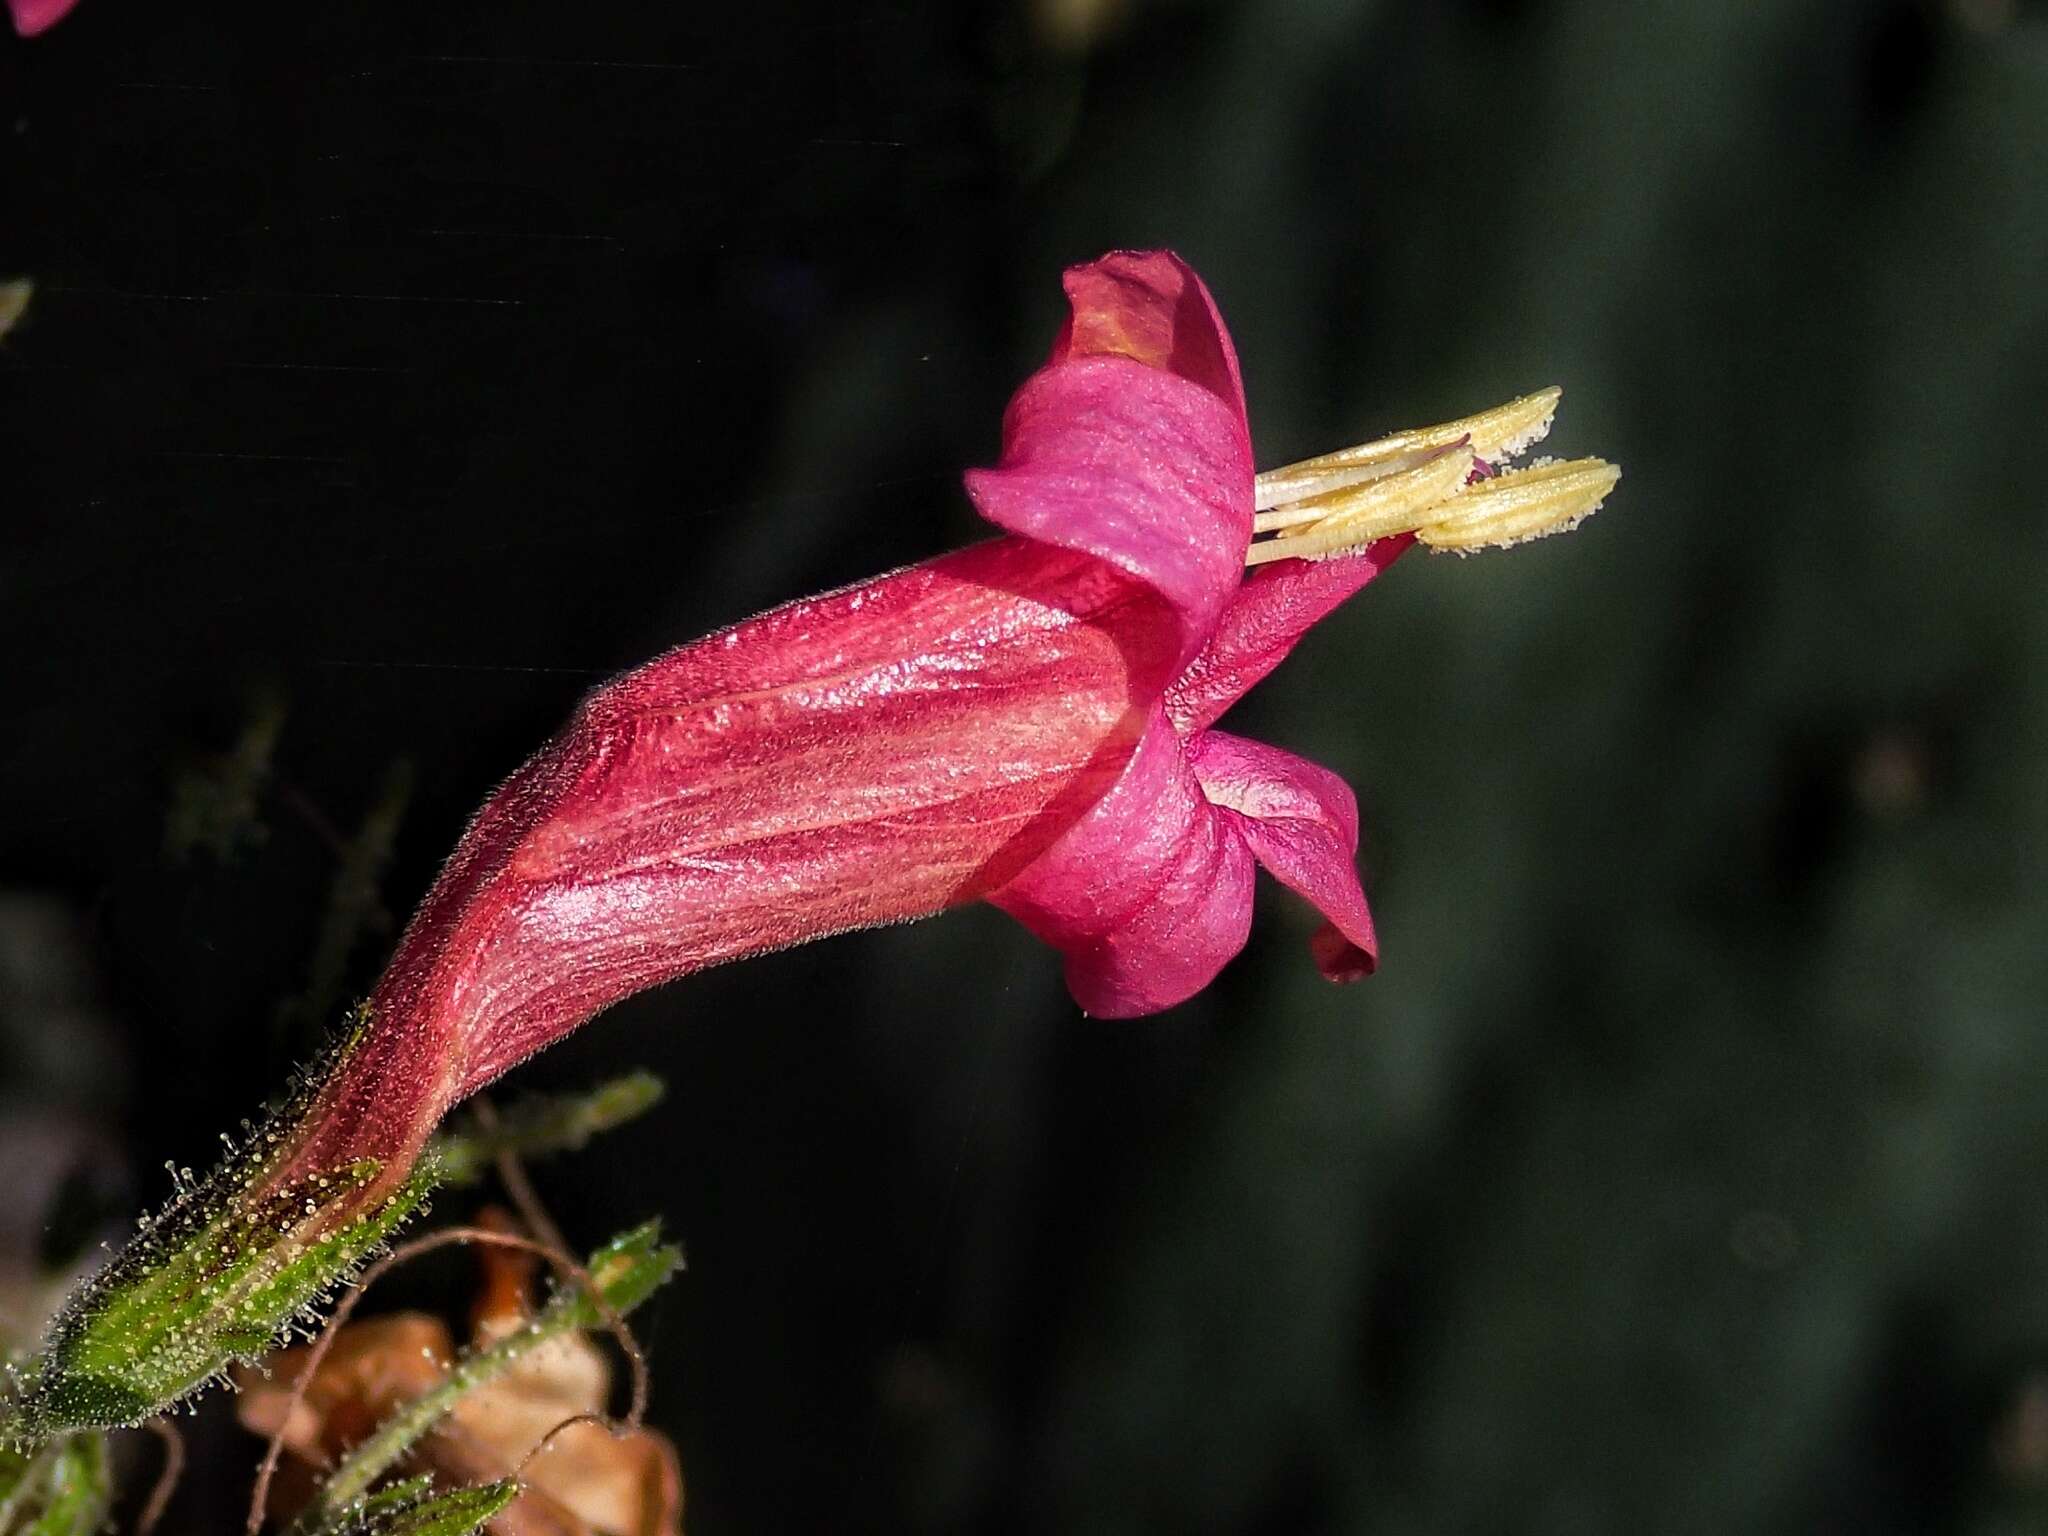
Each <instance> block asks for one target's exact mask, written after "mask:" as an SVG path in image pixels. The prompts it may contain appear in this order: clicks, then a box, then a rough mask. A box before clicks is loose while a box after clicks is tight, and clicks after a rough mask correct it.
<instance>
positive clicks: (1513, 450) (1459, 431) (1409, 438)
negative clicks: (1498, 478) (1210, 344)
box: [1253, 384, 1564, 512]
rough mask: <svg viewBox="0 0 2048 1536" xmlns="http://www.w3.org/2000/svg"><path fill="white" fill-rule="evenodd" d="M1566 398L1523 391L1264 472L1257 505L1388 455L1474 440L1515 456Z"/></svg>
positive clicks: (1303, 491) (1330, 481) (1329, 481)
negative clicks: (1450, 416)
mask: <svg viewBox="0 0 2048 1536" xmlns="http://www.w3.org/2000/svg"><path fill="white" fill-rule="evenodd" d="M1563 397H1564V391H1563V390H1562V389H1560V388H1559V387H1558V386H1556V385H1554V384H1553V385H1552V386H1551V387H1550V388H1548V389H1539V390H1537V391H1536V393H1535V394H1533V395H1523V396H1521V397H1520V398H1519V399H1515V400H1510V401H1508V402H1507V403H1506V404H1505V405H1496V406H1494V407H1493V408H1492V409H1491V410H1485V411H1480V412H1478V413H1477V414H1475V415H1471V416H1465V417H1461V418H1460V419H1459V420H1457V421H1447V422H1444V423H1442V424H1441V425H1439V426H1434V427H1415V428H1411V429H1410V430H1408V431H1406V432H1396V433H1394V434H1393V435H1392V436H1391V437H1382V438H1378V439H1375V440H1374V441H1372V442H1370V443H1361V444H1359V445H1358V446H1357V447H1355V448H1340V449H1339V450H1338V451H1337V452H1335V453H1325V454H1321V455H1319V456H1317V457H1316V458H1313V459H1303V460H1301V461H1300V462H1299V463H1296V464H1286V465H1282V466H1281V467H1280V468H1279V469H1269V470H1267V471H1266V473H1265V474H1263V475H1260V476H1259V479H1258V492H1257V497H1256V500H1255V501H1254V503H1253V506H1254V508H1255V509H1256V510H1258V511H1261V512H1263V511H1265V510H1266V509H1267V508H1269V507H1274V506H1278V505H1279V504H1280V503H1282V502H1286V501H1295V500H1299V499H1300V498H1301V497H1303V496H1306V495H1313V494H1315V493H1317V492H1319V491H1325V490H1329V489H1332V488H1333V486H1334V485H1335V484H1342V483H1350V482H1348V481H1339V480H1336V479H1335V478H1334V477H1337V476H1341V475H1343V474H1344V473H1345V472H1347V471H1350V470H1354V469H1358V468H1361V467H1366V468H1370V467H1372V466H1375V465H1377V464H1379V463H1380V462H1381V461H1383V460H1387V459H1391V458H1395V457H1397V456H1401V455H1407V454H1414V453H1419V452H1426V451H1428V450H1429V449H1432V448H1444V447H1448V446H1450V445H1451V444H1453V443H1457V442H1469V444H1470V445H1471V448H1472V453H1473V455H1474V457H1476V458H1481V459H1484V460H1486V461H1487V462H1488V463H1489V464H1490V463H1493V462H1495V461H1497V460H1500V459H1511V458H1513V457H1515V456H1516V455H1517V454H1519V453H1523V452H1526V451H1527V450H1528V449H1529V448H1531V447H1533V446H1534V445H1535V444H1537V443H1539V442H1541V441H1542V440H1543V438H1544V435H1545V434H1546V433H1548V432H1549V431H1550V423H1551V421H1552V419H1553V418H1555V417H1556V415H1557V404H1558V401H1559V400H1561V399H1562V398H1563Z"/></svg>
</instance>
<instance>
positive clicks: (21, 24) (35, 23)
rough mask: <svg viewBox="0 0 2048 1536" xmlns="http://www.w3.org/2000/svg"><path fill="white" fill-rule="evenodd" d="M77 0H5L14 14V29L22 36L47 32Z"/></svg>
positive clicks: (32, 35)
mask: <svg viewBox="0 0 2048 1536" xmlns="http://www.w3.org/2000/svg"><path fill="white" fill-rule="evenodd" d="M76 4H78V0H7V9H8V10H9V11H11V12H13V14H14V30H15V31H16V32H18V33H20V34H21V35H22V36H23V37H34V36H35V35H36V34H37V33H38V32H47V31H49V29H50V28H52V27H54V26H55V25H57V23H58V22H60V21H62V20H63V19H64V17H65V16H66V14H67V13H69V11H70V10H71V8H72V7H73V6H74V5H76Z"/></svg>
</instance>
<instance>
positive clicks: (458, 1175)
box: [428, 1072, 668, 1184]
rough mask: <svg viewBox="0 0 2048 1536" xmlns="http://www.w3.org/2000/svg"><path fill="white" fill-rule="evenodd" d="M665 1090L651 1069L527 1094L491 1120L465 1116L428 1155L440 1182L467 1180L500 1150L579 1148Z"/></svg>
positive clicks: (524, 1153)
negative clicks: (577, 1087)
mask: <svg viewBox="0 0 2048 1536" xmlns="http://www.w3.org/2000/svg"><path fill="white" fill-rule="evenodd" d="M667 1091H668V1090H667V1089H666V1087H665V1086H664V1085H663V1084H662V1081H661V1079H660V1078H658V1077H656V1076H655V1075H654V1074H653V1073H652V1072H628V1073H626V1074H625V1075H624V1076H622V1077H615V1078H612V1079H611V1080H610V1081H609V1082H604V1083H600V1084H598V1085H597V1087H595V1088H592V1089H590V1090H588V1091H587V1092H584V1093H564V1094H532V1095H529V1096H528V1097H526V1098H523V1099H521V1100H519V1101H518V1102H517V1103H515V1104H512V1105H511V1106H509V1107H508V1108H506V1109H503V1110H501V1111H499V1113H498V1116H497V1119H496V1123H495V1124H486V1123H485V1122H484V1119H483V1117H481V1116H479V1115H475V1114H470V1115H467V1116H465V1117H464V1118H463V1123H462V1124H461V1125H460V1126H459V1127H457V1128H456V1129H454V1130H451V1131H448V1132H446V1133H444V1134H442V1135H440V1136H437V1137H435V1138H434V1141H433V1143H432V1145H431V1146H430V1148H429V1150H428V1155H429V1156H430V1157H432V1158H433V1159H434V1166H435V1167H436V1169H437V1170H438V1172H439V1174H440V1177H441V1179H442V1180H443V1181H444V1182H446V1183H450V1184H467V1183H470V1182H471V1181H473V1180H475V1179H477V1178H480V1177H482V1175H483V1172H484V1170H485V1169H487V1168H488V1167H489V1166H490V1165H491V1161H492V1159H494V1158H496V1157H497V1156H498V1154H499V1153H501V1152H511V1153H515V1154H517V1155H518V1156H520V1157H544V1156H547V1155H548V1154H550V1153H554V1152H576V1151H581V1150H582V1149H583V1147H584V1146H586V1145H587V1144H588V1143H589V1141H590V1139H591V1138H592V1137H593V1136H597V1135H600V1134H601V1133H603V1132H605V1131H609V1130H612V1129H614V1128H615V1127H617V1126H621V1125H624V1124H626V1123H627V1122H628V1121H629V1120H637V1119H638V1118H639V1117H640V1116H642V1115H644V1114H646V1113H647V1111H648V1110H650V1109H652V1108H653V1107H654V1106H655V1105H657V1104H659V1103H660V1102H661V1099H662V1095H663V1094H664V1093H666V1092H667Z"/></svg>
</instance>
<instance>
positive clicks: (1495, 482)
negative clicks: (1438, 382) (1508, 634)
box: [1245, 387, 1621, 566]
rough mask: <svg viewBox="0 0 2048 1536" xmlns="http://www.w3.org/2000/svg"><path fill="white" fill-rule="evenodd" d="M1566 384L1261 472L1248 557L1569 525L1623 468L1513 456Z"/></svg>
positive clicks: (1495, 541)
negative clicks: (1521, 463)
mask: <svg viewBox="0 0 2048 1536" xmlns="http://www.w3.org/2000/svg"><path fill="white" fill-rule="evenodd" d="M1562 394H1563V392H1562V391H1561V390H1559V389H1556V388H1554V387H1553V388H1550V389H1545V390H1539V391H1538V392H1537V393H1535V394H1533V395H1524V396H1522V397H1521V398H1519V399H1516V400H1510V401H1508V402H1507V403H1506V404H1505V405H1498V406H1495V407H1494V408H1493V409H1491V410H1488V411H1481V412H1479V413H1478V414H1477V415H1474V416H1466V417H1463V418H1461V419H1460V420H1457V421H1450V422H1445V423H1443V424H1442V425H1440V426H1434V427H1420V428H1416V429H1413V430H1410V431H1406V432H1397V433H1395V434H1393V435H1392V436H1390V437H1383V438H1379V439H1376V440H1375V441H1373V442H1370V443H1362V444H1360V445H1359V446H1357V447H1355V448H1345V449H1341V450H1340V451H1338V452H1336V453H1327V454H1323V455H1321V456H1319V457H1317V458H1313V459H1304V460H1303V461H1301V462H1300V463H1298V464H1289V465H1286V466H1285V467H1283V468H1280V469H1275V470H1268V471H1267V472H1266V473H1265V474H1263V475H1260V476H1259V477H1258V491H1257V497H1256V500H1255V502H1254V506H1255V508H1256V515H1255V517H1254V519H1253V524H1252V528H1253V534H1254V538H1253V542H1252V544H1251V546H1250V547H1249V548H1248V549H1247V550H1246V551H1245V564H1247V565H1254V566H1256V565H1264V564H1266V563H1268V562H1269V561H1274V560H1295V559H1302V560H1324V559H1329V558H1331V557H1332V556H1335V555H1341V554H1348V553H1350V552H1351V551H1352V550H1355V549H1358V548H1360V547H1362V546H1364V545H1366V544H1370V543H1371V542H1373V541H1374V540H1375V539H1385V538H1392V537H1393V536H1395V535H1396V534H1402V533H1412V534H1414V535H1415V537H1416V539H1417V540H1418V541H1419V542H1420V543H1423V544H1426V545H1428V546H1430V547H1431V548H1433V549H1447V550H1452V551H1455V552H1456V553H1459V554H1470V553H1472V552H1473V551H1475V550H1480V549H1487V548H1505V547H1506V546H1508V545H1511V544H1522V543H1526V542H1528V541H1529V540H1531V539H1540V538H1544V537H1546V536H1547V535H1549V534H1553V533H1564V532H1567V531H1569V530H1570V529H1573V528H1576V527H1577V526H1578V525H1579V524H1580V523H1582V522H1584V521H1585V520H1586V519H1587V518H1588V517H1590V516H1592V515H1593V513H1594V512H1596V511H1598V510H1599V507H1600V503H1601V502H1602V501H1603V500H1604V499H1605V498H1606V496H1607V494H1608V492H1610V491H1612V490H1613V489H1614V486H1615V483H1616V482H1617V481H1619V480H1620V479H1621V470H1620V468H1619V467H1617V466H1616V465H1613V464H1610V463H1608V462H1607V461H1606V460H1604V459H1572V460H1569V461H1566V462H1562V463H1560V462H1555V461H1551V460H1546V459H1537V460H1535V461H1533V462H1532V463H1530V464H1529V465H1527V466H1525V467H1519V468H1518V467H1513V466H1511V465H1510V463H1509V461H1510V460H1512V459H1514V458H1516V457H1517V456H1519V455H1520V454H1522V453H1523V452H1525V451H1526V450H1527V449H1528V448H1529V447H1531V446H1532V445H1533V444H1535V443H1537V442H1540V441H1541V440H1542V439H1543V437H1544V435H1545V434H1546V433H1547V432H1549V430H1550V424H1551V421H1552V419H1553V418H1554V417H1555V416H1556V414H1557V406H1558V401H1559V400H1560V399H1561V398H1562Z"/></svg>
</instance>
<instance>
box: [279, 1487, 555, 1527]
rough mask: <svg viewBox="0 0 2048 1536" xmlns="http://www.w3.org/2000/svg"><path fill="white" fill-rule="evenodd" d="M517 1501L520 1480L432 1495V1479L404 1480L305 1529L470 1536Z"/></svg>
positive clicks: (433, 1493)
mask: <svg viewBox="0 0 2048 1536" xmlns="http://www.w3.org/2000/svg"><path fill="white" fill-rule="evenodd" d="M518 1497H519V1480H518V1479H517V1478H511V1477H508V1478H503V1479H501V1480H500V1481H498V1482H495V1483H481V1484H479V1485H478V1486H476V1487H474V1488H457V1489H454V1490H452V1491H450V1492H448V1493H435V1492H433V1480H432V1479H431V1478H427V1477H415V1478H408V1479H407V1480H406V1481H404V1482H402V1483H394V1484H392V1486H391V1487H389V1488H386V1489H383V1490H382V1491H380V1492H377V1493H373V1494H371V1495H369V1496H368V1497H367V1498H365V1499H362V1500H360V1501H359V1502H357V1503H356V1504H355V1505H354V1506H353V1507H351V1508H348V1509H345V1510H342V1511H340V1512H339V1513H337V1514H335V1515H333V1516H332V1517H331V1518H330V1519H329V1520H328V1522H327V1523H326V1524H323V1525H319V1526H315V1527H308V1528H306V1531H307V1536H470V1533H471V1532H473V1531H475V1530H477V1529H479V1528H480V1527H481V1526H482V1525H483V1524H484V1522H485V1521H487V1520H489V1519H490V1518H491V1517H492V1516H493V1515H496V1514H498V1513H499V1512H500V1511H502V1510H503V1509H504V1508H505V1507H506V1506H507V1505H508V1504H510V1503H511V1502H512V1501H513V1500H514V1499H516V1498H518Z"/></svg>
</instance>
